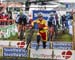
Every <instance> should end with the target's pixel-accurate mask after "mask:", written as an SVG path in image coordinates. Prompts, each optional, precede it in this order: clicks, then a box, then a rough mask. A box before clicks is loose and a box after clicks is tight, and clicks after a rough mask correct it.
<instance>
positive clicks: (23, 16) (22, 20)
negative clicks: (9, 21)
mask: <svg viewBox="0 0 75 60" xmlns="http://www.w3.org/2000/svg"><path fill="white" fill-rule="evenodd" d="M27 20H28V16H27V15H26V14H24V13H23V11H20V13H19V14H18V15H17V18H16V23H17V28H18V38H19V37H20V31H21V28H23V31H25V28H26V24H27ZM22 24H23V26H22ZM24 35H25V33H24Z"/></svg>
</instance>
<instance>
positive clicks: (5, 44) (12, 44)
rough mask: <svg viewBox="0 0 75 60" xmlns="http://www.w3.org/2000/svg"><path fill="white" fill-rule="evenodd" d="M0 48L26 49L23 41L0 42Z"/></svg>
mask: <svg viewBox="0 0 75 60" xmlns="http://www.w3.org/2000/svg"><path fill="white" fill-rule="evenodd" d="M0 46H1V47H13V48H26V46H27V44H26V42H23V41H0Z"/></svg>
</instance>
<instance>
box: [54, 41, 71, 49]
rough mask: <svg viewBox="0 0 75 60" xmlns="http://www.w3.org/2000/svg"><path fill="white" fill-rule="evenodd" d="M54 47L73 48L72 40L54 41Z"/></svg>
mask: <svg viewBox="0 0 75 60" xmlns="http://www.w3.org/2000/svg"><path fill="white" fill-rule="evenodd" d="M53 48H54V49H62V50H71V49H72V42H53Z"/></svg>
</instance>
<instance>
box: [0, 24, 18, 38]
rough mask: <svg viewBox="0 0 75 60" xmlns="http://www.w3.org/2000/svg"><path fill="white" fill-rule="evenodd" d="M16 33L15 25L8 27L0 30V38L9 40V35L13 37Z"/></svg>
mask: <svg viewBox="0 0 75 60" xmlns="http://www.w3.org/2000/svg"><path fill="white" fill-rule="evenodd" d="M16 32H17V27H16V25H15V24H13V25H9V26H7V27H2V28H0V38H9V37H10V36H11V35H12V36H15V35H16Z"/></svg>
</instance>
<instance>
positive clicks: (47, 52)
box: [30, 49, 52, 59]
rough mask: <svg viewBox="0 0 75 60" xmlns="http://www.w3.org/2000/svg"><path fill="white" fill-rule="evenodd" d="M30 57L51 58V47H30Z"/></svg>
mask: <svg viewBox="0 0 75 60" xmlns="http://www.w3.org/2000/svg"><path fill="white" fill-rule="evenodd" d="M30 57H31V58H42V59H51V57H52V50H51V49H39V50H35V49H31V53H30Z"/></svg>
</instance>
